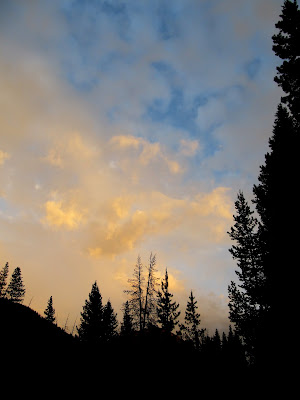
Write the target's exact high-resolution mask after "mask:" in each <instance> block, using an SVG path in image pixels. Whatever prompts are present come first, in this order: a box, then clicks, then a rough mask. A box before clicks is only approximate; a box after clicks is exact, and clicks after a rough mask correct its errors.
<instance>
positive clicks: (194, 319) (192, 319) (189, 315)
mask: <svg viewBox="0 0 300 400" xmlns="http://www.w3.org/2000/svg"><path fill="white" fill-rule="evenodd" d="M197 303H198V302H197V301H195V297H194V295H193V291H192V290H191V294H190V296H189V301H188V302H187V306H186V311H185V317H184V321H185V324H181V326H180V329H181V331H182V333H183V337H184V338H185V339H188V340H191V341H192V342H193V344H194V346H195V348H196V349H197V350H199V348H200V345H201V342H202V340H203V337H204V332H205V329H199V326H200V322H201V320H200V314H199V313H198V312H197V309H198V306H197Z"/></svg>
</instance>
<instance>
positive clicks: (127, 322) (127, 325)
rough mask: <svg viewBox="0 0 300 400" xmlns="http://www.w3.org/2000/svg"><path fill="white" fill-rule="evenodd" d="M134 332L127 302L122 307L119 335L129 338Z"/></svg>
mask: <svg viewBox="0 0 300 400" xmlns="http://www.w3.org/2000/svg"><path fill="white" fill-rule="evenodd" d="M133 332H134V329H133V319H132V316H131V312H130V307H129V302H128V300H127V301H126V302H125V303H124V305H123V322H122V323H121V335H122V336H130V335H131V334H132V333H133Z"/></svg>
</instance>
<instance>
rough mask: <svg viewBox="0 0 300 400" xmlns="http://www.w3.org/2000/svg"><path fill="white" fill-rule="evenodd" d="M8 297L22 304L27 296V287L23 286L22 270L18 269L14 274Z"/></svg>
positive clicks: (8, 288)
mask: <svg viewBox="0 0 300 400" xmlns="http://www.w3.org/2000/svg"><path fill="white" fill-rule="evenodd" d="M6 293H7V297H8V298H9V299H10V300H12V301H13V302H15V303H22V302H23V300H24V296H25V286H24V284H23V279H22V274H21V269H20V268H19V267H17V268H16V269H15V270H14V272H13V273H12V276H11V280H10V282H9V284H8V287H7V290H6Z"/></svg>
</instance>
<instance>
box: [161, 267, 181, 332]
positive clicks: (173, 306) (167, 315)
mask: <svg viewBox="0 0 300 400" xmlns="http://www.w3.org/2000/svg"><path fill="white" fill-rule="evenodd" d="M157 294H158V300H157V316H158V323H160V324H161V327H162V329H164V330H165V331H166V332H168V333H170V332H172V330H173V329H174V327H175V326H176V325H177V324H178V321H177V318H178V317H179V315H180V311H177V309H178V308H179V304H177V303H176V302H175V301H173V302H172V301H171V300H172V297H173V294H171V293H170V292H169V278H168V271H167V269H166V273H165V279H164V280H162V281H161V291H158V293H157Z"/></svg>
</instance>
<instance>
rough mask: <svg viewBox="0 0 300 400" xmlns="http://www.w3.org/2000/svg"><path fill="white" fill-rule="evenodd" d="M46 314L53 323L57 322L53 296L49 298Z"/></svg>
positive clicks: (46, 317) (47, 318)
mask: <svg viewBox="0 0 300 400" xmlns="http://www.w3.org/2000/svg"><path fill="white" fill-rule="evenodd" d="M44 314H45V319H46V320H47V321H50V322H52V323H54V322H55V320H56V318H55V309H54V307H53V300H52V296H50V299H49V300H48V304H47V307H46V309H45V311H44Z"/></svg>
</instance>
